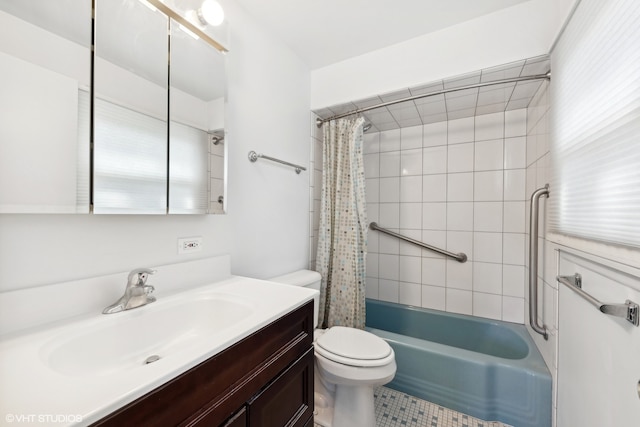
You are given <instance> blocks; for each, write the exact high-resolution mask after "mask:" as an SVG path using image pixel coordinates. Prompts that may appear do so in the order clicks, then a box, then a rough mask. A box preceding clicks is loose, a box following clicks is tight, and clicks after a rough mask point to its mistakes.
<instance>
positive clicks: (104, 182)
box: [93, 0, 169, 214]
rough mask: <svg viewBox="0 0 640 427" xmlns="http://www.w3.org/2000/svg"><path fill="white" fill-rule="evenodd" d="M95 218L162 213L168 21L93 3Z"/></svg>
mask: <svg viewBox="0 0 640 427" xmlns="http://www.w3.org/2000/svg"><path fill="white" fill-rule="evenodd" d="M95 7H96V9H95V36H94V37H95V41H94V43H95V58H94V147H93V162H94V163H93V212H94V213H107V214H109V213H115V214H121V213H127V214H128V213H131V214H165V213H166V211H167V156H168V146H167V122H168V102H167V100H168V87H167V86H168V76H169V74H168V54H167V52H168V36H167V29H168V18H167V16H166V15H164V14H163V13H161V12H160V11H158V10H156V9H155V8H153V7H150V6H148V4H147V3H143V2H140V1H138V0H96V6H95Z"/></svg>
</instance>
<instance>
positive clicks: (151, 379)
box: [0, 260, 317, 427]
mask: <svg viewBox="0 0 640 427" xmlns="http://www.w3.org/2000/svg"><path fill="white" fill-rule="evenodd" d="M213 263H214V262H213V261H211V260H199V261H194V262H191V263H187V264H186V267H183V266H179V264H176V265H168V266H161V267H158V268H157V270H158V272H157V273H156V274H155V275H154V277H153V280H154V282H153V284H154V286H155V287H156V293H155V294H156V295H157V301H156V302H154V303H153V304H148V305H145V306H143V307H139V308H135V309H132V310H126V311H123V312H120V313H115V314H101V313H100V311H99V310H95V309H92V311H91V313H90V314H87V315H80V316H76V317H74V318H70V319H68V320H59V321H56V322H54V323H46V324H41V325H40V326H32V327H29V328H28V329H25V330H24V331H15V332H11V333H5V334H4V335H0V376H1V377H2V382H1V383H0V413H1V414H9V415H11V416H17V417H22V416H23V415H22V414H26V415H25V416H31V415H34V416H37V415H39V414H66V415H64V420H63V421H62V422H60V423H57V425H66V426H86V425H92V426H122V425H140V426H173V425H176V426H177V425H180V426H204V425H206V426H234V427H236V426H263V427H270V426H273V427H281V426H285V425H286V426H299V427H305V426H312V425H313V410H314V408H313V385H314V384H313V381H314V379H313V375H314V374H313V367H314V364H313V362H314V356H313V308H314V301H313V299H314V298H315V297H317V292H316V291H311V290H308V289H302V288H296V287H291V286H285V285H280V284H276V283H272V282H267V281H262V280H256V279H250V278H246V277H239V276H227V277H228V278H226V279H222V280H218V281H215V282H213V283H211V282H210V283H209V284H206V285H199V286H196V287H193V288H190V289H187V290H181V291H178V292H173V293H168V294H167V293H165V294H163V293H162V291H161V289H167V288H168V287H170V286H171V284H170V282H173V281H174V279H175V278H180V277H181V278H183V279H184V278H185V277H186V275H187V273H185V271H190V272H191V273H190V274H193V270H194V269H197V268H201V267H203V268H204V271H205V272H206V269H207V268H208V269H211V267H210V266H211V265H212V264H213ZM178 266H179V267H178ZM227 271H228V270H227ZM203 275H204V274H203ZM123 276H124V274H118V275H114V276H113V280H112V276H104V277H101V278H96V279H91V280H90V281H89V282H86V281H82V283H80V282H78V283H71V284H64V285H52V286H51V288H52V289H50V290H46V289H44V290H25V291H19V292H16V293H13V294H12V293H5V294H2V295H0V308H1V309H6V310H5V311H8V312H9V313H8V314H13V318H14V319H18V318H19V317H20V312H19V308H20V307H23V306H25V304H24V303H23V302H24V301H26V300H27V299H29V298H30V299H31V301H34V303H33V304H34V305H33V307H35V308H36V309H37V306H38V304H45V303H46V302H47V301H48V303H49V304H50V303H51V302H52V300H53V299H54V298H56V297H51V298H50V297H49V296H50V295H51V296H53V295H58V294H61V293H62V291H63V290H64V289H65V288H66V289H67V290H68V289H69V288H73V289H74V290H78V289H81V288H82V289H87V288H91V287H93V288H92V289H95V290H96V292H97V290H98V288H99V287H100V286H105V287H107V288H111V287H114V286H115V287H117V288H118V292H121V291H122V287H123V286H122V283H124V281H123V280H122V279H123ZM192 278H193V277H192ZM107 282H113V285H111V284H109V285H104V283H107ZM116 285H117V286H116ZM46 292H50V293H49V294H45V293H46ZM100 292H103V291H100ZM100 292H98V293H100ZM104 292H105V293H106V290H105V291H104ZM34 293H37V294H38V296H37V297H36V298H34ZM21 294H24V295H21ZM98 299H100V301H102V302H101V303H100V304H101V305H102V306H106V304H108V302H110V301H111V299H112V297H111V296H109V297H108V298H98V297H96V300H98ZM87 303H89V302H87ZM33 307H32V308H33ZM32 418H33V417H32ZM16 419H18V418H16ZM19 419H20V421H21V423H22V424H21V425H38V423H37V417H36V418H33V419H28V418H24V417H23V418H19ZM4 421H5V420H4V418H2V419H0V425H3V422H4ZM27 421H35V422H32V423H30V422H27Z"/></svg>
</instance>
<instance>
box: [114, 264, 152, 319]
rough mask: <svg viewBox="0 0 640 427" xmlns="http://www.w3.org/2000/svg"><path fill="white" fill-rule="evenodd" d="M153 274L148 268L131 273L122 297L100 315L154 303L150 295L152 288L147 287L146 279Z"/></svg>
mask: <svg viewBox="0 0 640 427" xmlns="http://www.w3.org/2000/svg"><path fill="white" fill-rule="evenodd" d="M155 272H156V271H155V270H151V269H149V268H137V269H135V270H133V271H131V272H130V273H129V277H128V278H127V287H126V289H125V290H124V295H123V296H121V297H120V299H119V300H118V301H116V302H115V303H113V304H111V305H110V306H109V307H107V308H105V309H104V310H102V314H111V313H118V312H120V311H124V310H130V309H132V308H136V307H142V306H143V305H147V304H150V303H152V302H154V301H155V300H156V298H155V297H153V296H151V295H150V294H151V292H153V291H154V287H153V286H150V285H147V279H148V278H149V275H150V274H153V273H155Z"/></svg>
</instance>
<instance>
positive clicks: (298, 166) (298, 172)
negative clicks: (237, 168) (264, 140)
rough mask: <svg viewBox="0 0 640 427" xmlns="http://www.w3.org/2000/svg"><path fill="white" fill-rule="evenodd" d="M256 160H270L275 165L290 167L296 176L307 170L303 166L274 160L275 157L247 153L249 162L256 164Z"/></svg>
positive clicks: (251, 152) (253, 152)
mask: <svg viewBox="0 0 640 427" xmlns="http://www.w3.org/2000/svg"><path fill="white" fill-rule="evenodd" d="M258 159H267V160H271V161H272V162H276V163H280V164H283V165H287V166H291V167H292V168H294V169H295V170H296V173H297V174H300V172H301V171H306V170H307V168H305V167H304V166H300V165H296V164H293V163H289V162H285V161H284V160H280V159H276V158H275V157H269V156H265V155H264V154H258V153H256V152H255V151H249V160H251V161H252V162H256V161H258Z"/></svg>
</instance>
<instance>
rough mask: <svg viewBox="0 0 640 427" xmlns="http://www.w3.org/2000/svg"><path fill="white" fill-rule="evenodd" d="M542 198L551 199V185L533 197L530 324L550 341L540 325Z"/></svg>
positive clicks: (547, 333) (546, 332) (530, 254)
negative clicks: (539, 274)
mask: <svg viewBox="0 0 640 427" xmlns="http://www.w3.org/2000/svg"><path fill="white" fill-rule="evenodd" d="M542 196H546V197H549V184H547V185H545V186H544V187H542V188H538V189H537V190H536V191H534V192H533V194H532V195H531V211H530V215H529V324H530V325H531V328H532V329H533V330H534V331H536V332H537V333H539V334H540V335H542V336H543V337H544V339H545V340H548V339H549V332H548V331H547V327H546V326H545V325H541V324H539V323H538V214H539V212H538V206H539V201H540V198H541V197H542Z"/></svg>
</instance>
